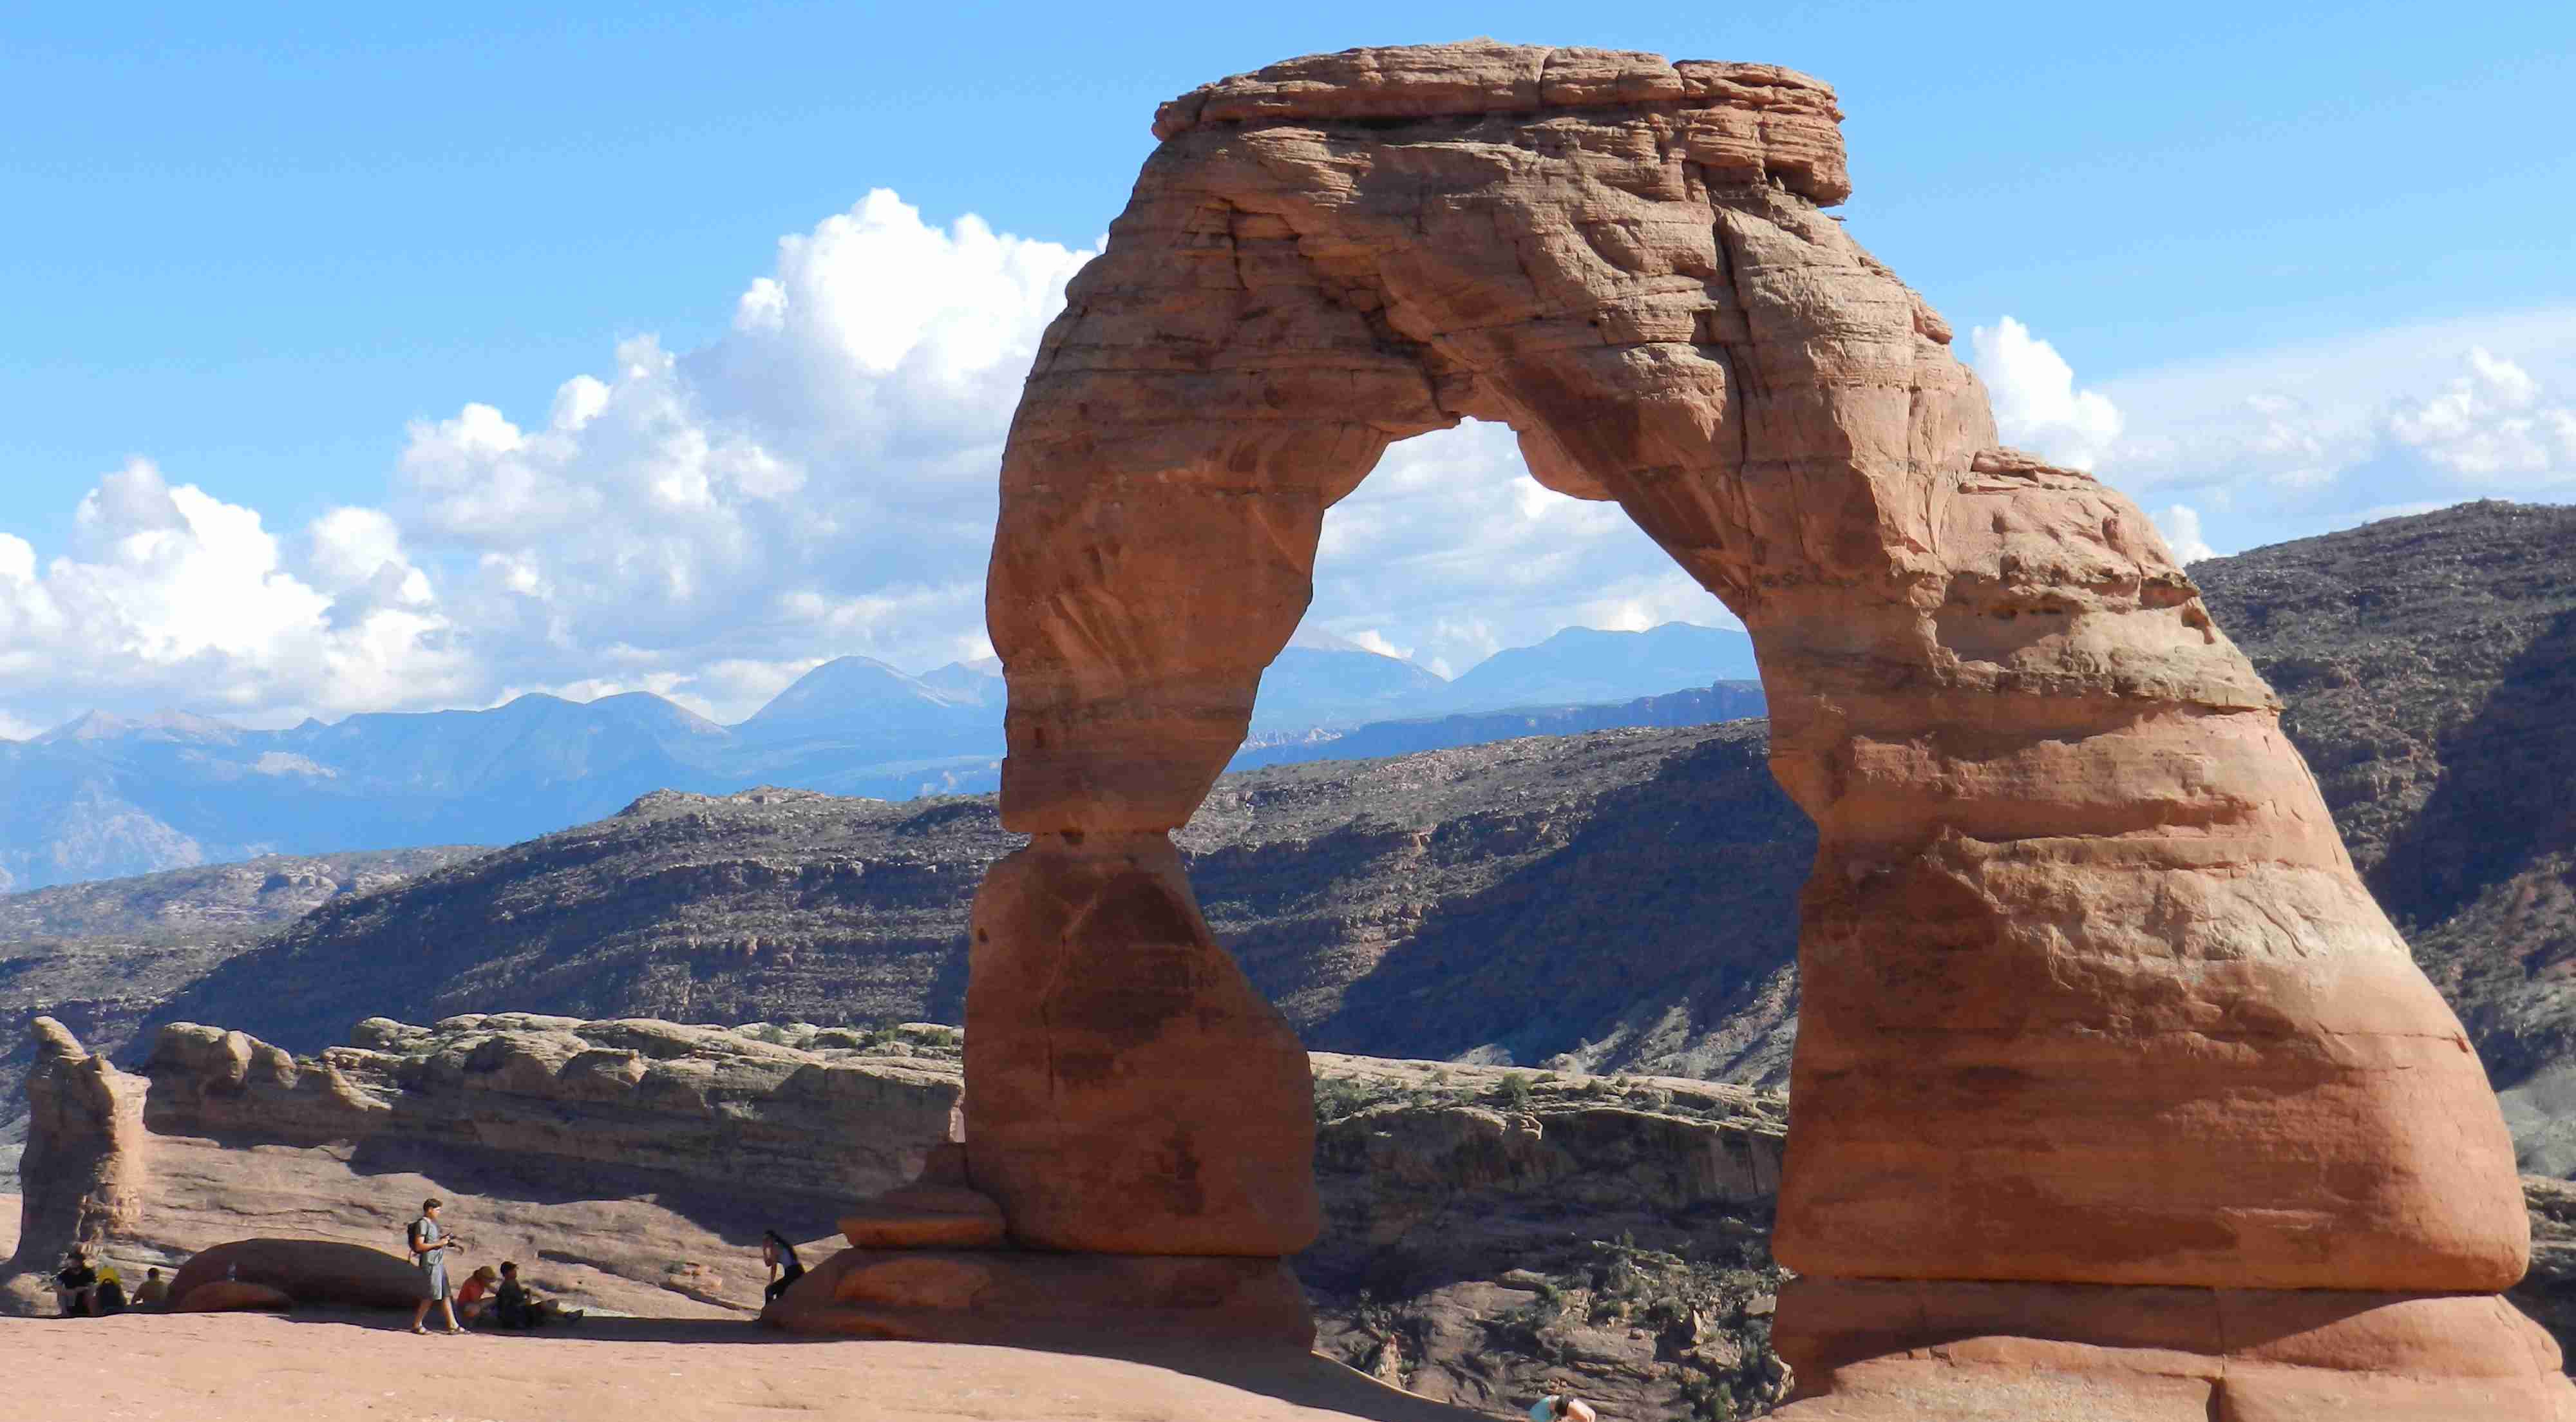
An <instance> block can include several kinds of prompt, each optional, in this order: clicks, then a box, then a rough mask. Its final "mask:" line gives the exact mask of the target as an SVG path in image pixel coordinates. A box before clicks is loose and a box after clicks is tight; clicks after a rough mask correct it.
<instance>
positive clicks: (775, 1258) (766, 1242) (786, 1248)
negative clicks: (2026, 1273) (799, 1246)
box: [760, 1229, 805, 1304]
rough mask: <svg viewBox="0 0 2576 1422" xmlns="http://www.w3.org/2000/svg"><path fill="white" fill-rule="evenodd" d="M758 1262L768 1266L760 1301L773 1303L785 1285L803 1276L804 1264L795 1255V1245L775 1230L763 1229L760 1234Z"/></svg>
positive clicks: (784, 1290)
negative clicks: (767, 1284) (765, 1285)
mask: <svg viewBox="0 0 2576 1422" xmlns="http://www.w3.org/2000/svg"><path fill="white" fill-rule="evenodd" d="M760 1262H761V1263H763V1264H765V1265H767V1266H769V1287H768V1289H766V1290H765V1291H763V1293H762V1294H761V1300H760V1301H761V1302H762V1303H764V1304H774V1303H776V1302H778V1296H779V1295H780V1294H783V1293H785V1292H787V1286H788V1285H790V1284H793V1283H795V1282H796V1281H797V1280H799V1279H801V1278H804V1277H805V1265H804V1264H803V1263H802V1262H801V1261H799V1260H798V1259H797V1257H796V1246H795V1245H792V1244H789V1243H788V1242H787V1236H785V1235H783V1234H780V1233H779V1232H778V1231H776V1230H774V1229H773V1230H764V1231H763V1232H762V1233H761V1236H760Z"/></svg>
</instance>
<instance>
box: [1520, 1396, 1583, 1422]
mask: <svg viewBox="0 0 2576 1422" xmlns="http://www.w3.org/2000/svg"><path fill="white" fill-rule="evenodd" d="M1529 1415H1530V1422H1568V1419H1571V1422H1598V1416H1599V1414H1597V1413H1595V1412H1594V1411H1593V1410H1592V1404H1590V1403H1588V1402H1585V1401H1584V1400H1583V1399H1581V1398H1579V1397H1576V1396H1575V1395H1574V1394H1572V1393H1567V1392H1551V1393H1549V1394H1548V1395H1547V1396H1545V1397H1542V1398H1540V1399H1539V1400H1538V1401H1536V1402H1533V1403H1531V1404H1530V1410H1529Z"/></svg>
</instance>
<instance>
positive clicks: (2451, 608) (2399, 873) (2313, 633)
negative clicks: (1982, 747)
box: [164, 503, 2576, 1173]
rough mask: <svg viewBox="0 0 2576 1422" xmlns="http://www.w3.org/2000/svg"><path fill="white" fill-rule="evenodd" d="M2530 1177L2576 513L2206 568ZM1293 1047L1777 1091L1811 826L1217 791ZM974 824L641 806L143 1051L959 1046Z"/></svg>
mask: <svg viewBox="0 0 2576 1422" xmlns="http://www.w3.org/2000/svg"><path fill="white" fill-rule="evenodd" d="M2192 573H2193V575H2194V576H2195V577H2196V578H2198V579H2199V580H2200V581H2201V583H2202V584H2203V586H2204V588H2205V590H2206V593H2207V596H2208V600H2209V604H2210V607H2211V609H2212V611H2213V612H2214V613H2215V614H2216V615H2217V618H2218V620H2219V622H2220V625H2222V626H2224V627H2226V628H2227V629H2229V631H2230V632H2231V634H2232V635H2234V636H2235V637H2236V638H2237V640H2238V641H2239V642H2240V643H2241V644H2243V646H2244V647H2245V649H2246V651H2247V652H2248V653H2249V654H2250V655H2251V656H2252V657H2253V658H2254V660H2255V662H2256V664H2257V665H2258V666H2259V667H2260V668H2261V669H2262V670H2263V671H2264V673H2265V674H2266V675H2267V676H2269V677H2271V678H2272V680H2273V682H2274V684H2275V685H2276V686H2278V687H2279V688H2280V690H2281V692H2282V694H2283V696H2284V697H2285V699H2286V700H2287V702H2288V704H2289V708H2290V712H2289V719H2288V724H2289V727H2290V730H2291V734H2292V735H2293V737H2294V738H2296V739H2297V741H2298V742H2299V744H2300V746H2301V748H2302V749H2303V750H2304V751H2305V752H2306V753H2307V755H2308V757H2309V760H2310V762H2311V764H2312V765H2313V766H2314V767H2315V768H2316V771H2317V774H2318V776H2319V779H2320V780H2321V781H2322V782H2323V784H2324V786H2325V788H2326V793H2327V796H2328V800H2329V803H2330V804H2331V805H2332V806H2333V807H2334V810H2335V813H2336V815H2337V818H2338V820H2339V822H2340V823H2341V824H2342V826H2343V829H2344V832H2345V834H2346V836H2347V837H2348V838H2349V840H2350V841H2351V843H2352V846H2353V852H2354V856H2355V858H2356V859H2357V860H2358V861H2359V863H2360V864H2361V865H2362V867H2363V869H2364V870H2365V872H2366V873H2367V874H2368V875H2369V876H2370V880H2371V883H2372V885H2373V887H2374V888H2375V889H2376V890H2377V891H2378V893H2379V894H2380V895H2381V897H2382V899H2383V901H2384V902H2386V903H2387V904H2388V905H2389V907H2390V909H2391V911H2392V912H2393V913H2395V914H2396V915H2397V916H2398V917H2399V920H2400V923H2401V926H2402V927H2403V928H2405V930H2406V931H2407V933H2408V934H2409V936H2410V939H2411V940H2412V941H2413V943H2414V944H2415V946H2416V949H2417V952H2418V955H2419V957H2421V958H2422V960H2423V961H2424V963H2425V966H2426V968H2427V970H2428V971H2429V972H2431V973H2432V975H2433V977H2434V979H2435V981H2436V982H2438V983H2440V984H2441V985H2442V987H2443V988H2444V989H2445V991H2447V992H2449V993H2450V994H2451V995H2452V997H2453V1000H2454V1001H2455V1002H2456V1003H2458V1004H2459V1006H2460V1008H2461V1011H2462V1014H2463V1016H2464V1018H2465V1019H2466V1020H2467V1021H2468V1023H2469V1025H2470V1028H2471V1030H2472V1033H2473V1035H2474V1036H2475V1037H2476V1039H2477V1041H2478V1042H2479V1044H2480V1047H2481V1049H2482V1050H2483V1051H2484V1052H2485V1053H2486V1055H2487V1060H2488V1063H2489V1066H2490V1068H2491V1070H2493V1072H2494V1073H2495V1076H2496V1079H2497V1084H2498V1085H2499V1086H2500V1087H2503V1088H2506V1106H2507V1110H2508V1112H2509V1113H2511V1114H2513V1115H2514V1117H2515V1120H2516V1122H2517V1129H2518V1134H2519V1136H2520V1137H2521V1139H2523V1141H2524V1142H2525V1148H2526V1154H2525V1161H2526V1165H2528V1166H2530V1167H2531V1168H2534V1169H2538V1170H2542V1171H2544V1172H2547V1173H2567V1172H2570V1171H2576V1129H2571V1128H2567V1127H2562V1126H2561V1125H2560V1124H2558V1123H2559V1122H2560V1121H2562V1120H2570V1121H2576V997H2571V990H2570V984H2571V982H2576V509H2567V508H2550V507H2528V506H2516V505H2508V504H2493V503H2485V504H2469V505H2463V506H2461V507H2458V508H2454V509H2449V510H2445V511H2443V512H2440V513H2435V514H2427V515H2423V516H2420V517H2414V518H2405V519H2394V520H2389V521H2387V522H2383V523H2378V524H2372V525H2369V526H2366V527H2363V528H2360V529H2355V530H2351V531H2349V532H2345V533H2338V534H2332V535H2328V536H2326V537H2322V538H2314V539H2306V540H2302V541H2300V542H2296V543H2289V544H2283V545H2280V546H2277V547H2273V548H2266V549H2260V550H2257V551H2255V552H2252V553H2247V554H2243V555H2240V556H2238V557H2234V558H2226V559H2214V560H2209V561H2205V562H2202V563H2199V564H2196V565H2194V567H2193V569H2192ZM1183 842H1184V844H1185V846H1186V848H1187V849H1188V851H1189V852H1190V854H1191V856H1192V865H1191V873H1192V877H1193V880H1194V881H1195V883H1196V884H1197V886H1198V890H1199V893H1200V896H1201V899H1202V900H1203V902H1204V903H1205V905H1206V908H1207V912H1208V917H1209V919H1210V921H1211V922H1212V923H1213V924H1214V925H1215V926H1216V928H1217V930H1218V932H1219V934H1220V935H1221V936H1222V937H1223V938H1224V939H1225V940H1226V941H1227V942H1228V943H1230V944H1232V945H1233V946H1234V947H1235V949H1236V951H1237V952H1238V954H1239V955H1240V956H1241V957H1242V959H1243V960H1244V964H1245V966H1246V968H1247V969H1248V970H1249V971H1250V972H1251V974H1252V976H1253V978H1254V980H1255V981H1256V982H1258V983H1259V984H1260V985H1261V986H1262V987H1263V988H1265V989H1266V990H1268V991H1269V992H1271V993H1272V994H1273V995H1274V996H1275V997H1276V998H1277V1000H1278V1001H1280V1002H1281V1003H1282V1004H1283V1005H1284V1006H1285V1007H1286V1008H1287V1010H1288V1011H1289V1014H1290V1016H1291V1017H1292V1018H1293V1019H1294V1020H1295V1021H1296V1022H1297V1024H1298V1026H1299V1027H1300V1029H1301V1030H1302V1031H1303V1032H1304V1033H1305V1034H1306V1037H1307V1040H1308V1041H1309V1042H1310V1043H1311V1044H1312V1045H1314V1046H1316V1047H1318V1048H1320V1049H1325V1050H1334V1051H1352V1052H1366V1053H1370V1054H1375V1055H1389V1056H1415V1057H1455V1058H1465V1059H1469V1060H1475V1061H1483V1062H1495V1063H1501V1062H1510V1063H1521V1064H1533V1063H1537V1064H1549V1065H1553V1066H1555V1067H1557V1068H1559V1069H1576V1068H1579V1069H1590V1070H1604V1069H1618V1070H1630V1071H1657V1072H1664V1073H1669V1074H1674V1075H1693V1076H1712V1077H1724V1078H1729V1079H1733V1080H1738V1081H1747V1082H1777V1081H1779V1080H1780V1079H1781V1078H1782V1076H1783V1074H1784V1067H1785V1062H1786V1049H1787V1044H1788V1042H1789V1039H1790V1036H1791V1033H1792V1031H1793V1021H1794V1018H1793V1015H1794V1010H1795V984H1794V980H1793V974H1792V973H1791V971H1790V961H1791V958H1792V955H1793V948H1794V937H1795V917H1796V913H1795V906H1796V896H1797V891H1798V887H1799V883H1800V881H1801V879H1802V878H1803V876H1804V874H1805V872H1806V867H1807V863H1808V859H1809V857H1810V854H1811V850H1812V844H1813V840H1812V834H1811V831H1810V829H1809V828H1808V826H1807V825H1806V824H1805V822H1804V821H1803V820H1802V819H1801V817H1799V816H1798V814H1797V813H1796V812H1795V811H1794V810H1793V809H1792V808H1791V807H1790V806H1789V805H1788V803H1787V802H1786V800H1785V799H1783V798H1782V797H1781V795H1780V794H1779V792H1778V791H1777V789H1776V788H1775V787H1774V786H1773V785H1772V783H1771V780H1770V777H1769V775H1768V774H1767V773H1766V771H1765V769H1764V767H1763V764H1762V738H1761V730H1760V726H1759V723H1753V722H1739V723H1733V724H1729V725H1722V726H1703V727H1695V728H1688V729H1675V730H1624V731H1606V732H1600V733H1595V734H1589V735H1580V736H1572V737H1565V738H1558V739H1524V740H1516V741H1509V742H1503V743H1499V744H1490V745H1483V746H1474V747H1465V748H1459V749H1448V750H1435V751H1428V752H1425V753H1422V754H1417V755H1410V756H1404V757H1400V758H1396V759H1391V760H1383V761H1368V762H1329V763H1311V764H1302V765H1291V766H1278V767H1272V768H1269V769H1264V770H1258V771H1253V772H1248V773H1244V774H1238V775H1233V776H1229V777H1227V778H1226V779H1225V780H1223V781H1221V782H1220V783H1219V787H1218V790H1217V792H1216V794H1215V795H1214V796H1213V797H1212V798H1211V799H1210V800H1209V802H1208V805H1207V807H1206V808H1205V809H1204V810H1203V811H1202V812H1201V814H1200V815H1199V817H1198V819H1197V820H1196V821H1195V822H1193V824H1192V825H1191V826H1190V827H1189V829H1188V830H1187V831H1186V832H1185V834H1184V835H1183ZM1013 843H1015V840H1014V838H1013V837H1012V836H1009V835H1006V834H1004V833H1002V832H1001V830H1000V829H999V828H998V826H997V825H996V823H995V821H994V819H993V815H992V810H991V806H990V802H989V800H986V799H980V798H976V799H968V798H957V799H947V800H935V801H915V802H911V803H908V804H893V805H890V804H879V803H871V802H864V801H849V800H835V799H829V798H825V797H822V796H817V795H810V794H803V793H800V792H776V791H768V792H750V793H746V794H743V795H736V796H731V797H726V798H721V799H710V798H706V797H699V796H689V795H656V796H649V797H647V798H646V799H644V800H642V801H640V802H638V803H637V804H636V805H635V806H634V807H633V808H631V809H629V810H628V811H627V812H625V813H624V814H622V815H619V816H616V817H614V818H612V819H609V820H605V821H601V822H599V823H597V824H593V825H587V826H583V827H581V828H578V829H574V830H570V831H566V832H564V833H561V834H556V835H550V836H547V837H546V838H543V839H538V840H534V841H530V842H529V843H526V844H523V845H519V846H516V847H514V848H512V849H509V850H505V851H501V852H500V853H498V854H495V855H492V856H489V857H486V858H483V859H480V860H476V861H473V862H471V863H467V864H463V865H459V866H456V867H453V868H451V869H449V870H447V871H446V872H444V873H441V874H438V875H436V876H433V877H430V878H428V879H425V880H422V881H420V882H418V883H415V884H410V885H406V886H404V887H402V888H400V889H397V890H395V891H393V892H391V893H388V894H383V895H377V896H373V897H368V898H359V899H354V900H348V901H341V902H334V903H332V904H328V905H325V906H324V907H323V908H322V909H321V910H319V911H318V912H316V913H315V914H314V915H313V916H312V917H310V918H308V919H306V920H304V921H303V922H301V923H299V924H297V925H296V926H295V927H294V928H293V930H292V931H290V932H289V933H287V934H286V935H285V936H284V937H282V938H281V939H279V940H278V941H276V942H274V943H272V944H271V945H269V946H267V947H264V948H262V949H261V950H259V951H258V952H256V953H254V954H251V955H249V956H247V957H244V958H241V959H238V960H236V961H234V962H232V963H229V964H227V965H225V966H224V967H222V968H220V969H218V970H216V971H215V972H214V973H213V974H212V975H211V976H209V977H208V978H206V979H205V980H204V981H203V982H201V983H199V984H198V985H196V986H195V987H194V988H192V989H190V990H189V991H188V993H187V994H185V995H184V996H183V997H182V998H181V999H180V1000H179V1001H178V1002H176V1003H174V1004H172V1005H171V1006H170V1007H169V1008H168V1009H167V1011H166V1012H165V1014H164V1016H165V1017H170V1016H192V1017H196V1018H198V1019H200V1020H211V1021H225V1022H234V1023H239V1024H240V1025H242V1026H243V1027H245V1028H247V1029H249V1030H252V1031H254V1032H257V1033H260V1034H261V1035H264V1036H269V1037H272V1038H274V1039H277V1040H280V1041H283V1042H286V1043H288V1044H289V1045H292V1046H295V1047H298V1048H302V1049H310V1048H312V1047H315V1046H319V1045H320V1044H322V1043H323V1042H325V1041H328V1040H330V1039H331V1038H332V1037H334V1036H335V1035H336V1034H338V1033H340V1032H342V1031H344V1030H345V1029H346V1028H347V1027H348V1025H349V1024H350V1023H352V1022H354V1021H356V1020H358V1019H359V1018H362V1017H365V1016H368V1015H371V1014H374V1013H379V1012H387V1013H393V1014H396V1015H400V1016H407V1017H412V1018H415V1019H431V1018H436V1017H439V1016H442V1015H445V1014H448V1013H453V1012H463V1011H469V1010H491V1009H501V1008H510V1009H518V1010H533V1011H545V1012H558V1013H566V1014H572V1015H579V1016H591V1017H605V1016H617V1015H629V1014H634V1015H657V1016H667V1017H679V1018H691V1019H697V1020H710V1019H715V1020H753V1019H761V1018H772V1019H782V1018H790V1017H795V1018H804V1019H807V1020H823V1021H839V1022H853V1021H900V1020H906V1019H915V1018H928V1019H934V1020H935V1019H943V1018H944V1019H949V1020H954V1019H955V1018H956V1017H957V1016H958V1015H959V1014H958V1009H959V1006H960V1003H959V995H960V993H961V991H962V985H963V973H962V962H961V961H960V955H961V953H962V949H963V943H964V933H963V928H964V916H965V911H966V906H967V903H968V900H969V898H970V897H971V895H972V893H973V889H974V885H975V882H976V880H977V879H978V877H979V876H980V875H981V873H982V871H983V869H984V867H985V866H986V865H987V864H989V863H990V862H991V861H992V859H993V858H994V857H996V856H998V855H1000V854H1002V853H1005V852H1007V851H1008V849H1009V848H1010V847H1011V846H1012V844H1013Z"/></svg>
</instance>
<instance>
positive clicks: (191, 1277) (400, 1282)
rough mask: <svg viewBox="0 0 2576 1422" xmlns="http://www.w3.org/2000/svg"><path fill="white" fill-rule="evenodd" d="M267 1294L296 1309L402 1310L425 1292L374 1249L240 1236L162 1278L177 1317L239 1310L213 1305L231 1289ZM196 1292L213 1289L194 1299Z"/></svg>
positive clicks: (418, 1276)
mask: <svg viewBox="0 0 2576 1422" xmlns="http://www.w3.org/2000/svg"><path fill="white" fill-rule="evenodd" d="M243 1286H247V1287H249V1288H254V1289H267V1290H273V1291H274V1292H275V1293H276V1294H277V1295H278V1296H280V1297H281V1298H283V1299H285V1300H287V1301H288V1302H291V1303H298V1304H340V1305H343V1306H346V1307H350V1308H380V1309H395V1308H400V1309H407V1308H410V1307H411V1306H412V1305H414V1304H416V1303H418V1302H420V1300H421V1298H422V1297H423V1296H424V1295H426V1294H427V1293H428V1292H429V1289H428V1285H427V1276H426V1275H424V1274H422V1273H421V1271H420V1270H419V1268H417V1267H416V1266H414V1265H412V1264H411V1263H409V1262H408V1261H405V1260H403V1259H399V1258H396V1257H395V1256H393V1255H391V1254H388V1253H386V1252H385V1251H383V1250H381V1249H370V1248H368V1247H367V1246H365V1245H363V1244H349V1243H345V1242H342V1241H338V1240H328V1239H240V1240H234V1241H233V1242H231V1243H229V1244H218V1245H216V1246H215V1247H214V1248H212V1249H203V1250H199V1251H198V1252H197V1253H195V1254H193V1255H190V1256H189V1258H188V1262H187V1263H185V1264H182V1265H180V1266H179V1271H178V1272H177V1273H175V1274H173V1275H171V1276H170V1300H171V1306H172V1307H173V1308H176V1309H178V1310H179V1311H180V1312H182V1313H187V1312H206V1311H213V1310H217V1309H225V1308H240V1307H245V1306H253V1307H268V1306H269V1305H267V1304H265V1303H262V1304H258V1305H243V1304H240V1303H236V1302H230V1301H227V1302H223V1303H216V1302H213V1300H214V1299H217V1298H223V1297H224V1296H225V1295H226V1294H228V1293H229V1292H231V1290H232V1289H235V1288H239V1287H243ZM200 1290H211V1291H213V1292H212V1293H211V1294H209V1295H208V1297H206V1298H200V1297H199V1296H198V1295H199V1291H200Z"/></svg>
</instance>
